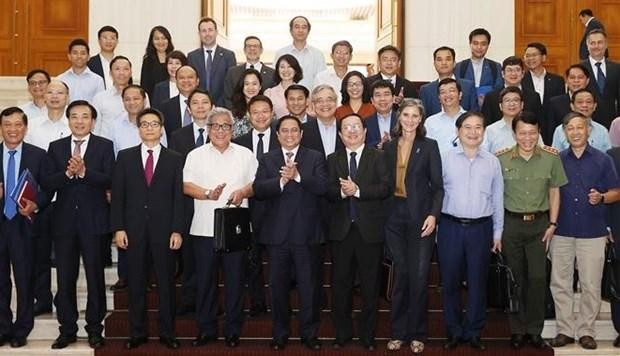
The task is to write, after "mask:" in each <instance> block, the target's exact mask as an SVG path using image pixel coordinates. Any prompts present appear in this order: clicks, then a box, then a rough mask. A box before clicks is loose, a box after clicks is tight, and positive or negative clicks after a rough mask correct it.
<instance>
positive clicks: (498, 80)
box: [454, 58, 504, 89]
mask: <svg viewBox="0 0 620 356" xmlns="http://www.w3.org/2000/svg"><path fill="white" fill-rule="evenodd" d="M466 61H467V59H465V60H463V61H460V62H458V63H457V64H456V66H455V67H454V76H455V77H456V78H460V79H463V78H464V79H469V80H471V81H472V82H474V84H475V83H476V80H475V78H474V66H473V65H472V64H471V59H470V61H467V62H468V66H467V68H466V69H465V76H461V72H462V69H461V66H463V65H464V62H466ZM491 62H494V63H495V71H496V72H495V81H494V80H493V72H492V68H491V66H492V65H491ZM480 86H481V87H484V86H488V87H491V88H492V89H500V88H502V87H503V86H504V79H503V78H502V64H501V63H498V62H495V61H494V60H492V59H488V58H484V59H483V60H482V75H481V76H480ZM476 88H478V87H476Z"/></svg>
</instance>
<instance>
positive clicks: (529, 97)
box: [481, 88, 542, 126]
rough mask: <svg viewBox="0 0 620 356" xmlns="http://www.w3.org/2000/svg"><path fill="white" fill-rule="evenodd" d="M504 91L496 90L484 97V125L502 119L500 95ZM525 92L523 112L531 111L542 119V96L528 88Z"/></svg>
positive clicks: (523, 90) (524, 89)
mask: <svg viewBox="0 0 620 356" xmlns="http://www.w3.org/2000/svg"><path fill="white" fill-rule="evenodd" d="M502 90H503V88H502V89H496V90H493V91H492V92H490V93H488V94H487V95H485V97H484V103H483V104H482V109H481V111H482V113H483V114H484V124H485V125H486V126H489V125H491V124H492V123H494V122H496V121H498V120H500V119H501V118H502V116H503V115H502V111H501V110H500V109H499V104H500V100H499V93H500V92H501V91H502ZM522 92H523V110H524V111H531V112H532V113H534V115H536V117H537V118H539V119H541V118H542V105H541V104H540V95H538V93H537V92H535V91H533V90H528V89H526V88H523V89H522Z"/></svg>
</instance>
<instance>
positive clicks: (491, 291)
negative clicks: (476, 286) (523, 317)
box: [487, 253, 520, 314]
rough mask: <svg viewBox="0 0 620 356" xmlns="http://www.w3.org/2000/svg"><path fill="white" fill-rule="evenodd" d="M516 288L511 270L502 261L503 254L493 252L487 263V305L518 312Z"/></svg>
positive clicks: (508, 311) (509, 311) (507, 311)
mask: <svg viewBox="0 0 620 356" xmlns="http://www.w3.org/2000/svg"><path fill="white" fill-rule="evenodd" d="M518 288H519V286H518V285H517V281H516V280H515V277H514V275H513V273H512V270H511V269H510V267H508V265H506V263H505V262H504V256H503V255H502V254H501V253H496V254H493V255H492V257H491V263H490V265H489V279H488V284H487V305H488V306H489V307H491V308H497V309H503V310H504V311H505V312H506V313H510V314H513V313H518V312H519V307H520V306H519V297H518V295H517V293H518Z"/></svg>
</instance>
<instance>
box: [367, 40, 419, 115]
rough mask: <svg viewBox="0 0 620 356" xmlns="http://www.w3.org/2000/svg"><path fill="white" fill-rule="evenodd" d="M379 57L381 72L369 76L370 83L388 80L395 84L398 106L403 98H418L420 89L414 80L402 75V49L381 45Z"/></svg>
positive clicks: (395, 99) (395, 101) (395, 98)
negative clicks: (416, 86)
mask: <svg viewBox="0 0 620 356" xmlns="http://www.w3.org/2000/svg"><path fill="white" fill-rule="evenodd" d="M377 55H378V59H379V73H378V74H375V75H373V76H370V77H368V84H369V85H371V86H372V84H373V83H374V82H376V81H378V80H381V79H383V80H387V81H389V82H390V83H392V85H393V86H394V95H395V96H394V104H395V105H396V106H398V104H400V102H401V101H402V100H403V98H417V97H418V91H417V90H416V88H415V85H414V84H413V82H411V81H409V80H407V79H406V78H404V77H402V76H400V75H399V74H398V73H399V70H400V58H401V53H400V49H398V48H396V47H394V46H392V45H387V46H384V47H381V48H380V49H379V51H378V52H377Z"/></svg>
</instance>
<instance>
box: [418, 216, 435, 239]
mask: <svg viewBox="0 0 620 356" xmlns="http://www.w3.org/2000/svg"><path fill="white" fill-rule="evenodd" d="M436 224H437V219H435V217H434V216H433V215H429V216H428V217H427V218H426V219H425V220H424V224H423V225H422V237H427V236H429V235H430V234H432V233H433V230H435V225H436Z"/></svg>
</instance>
